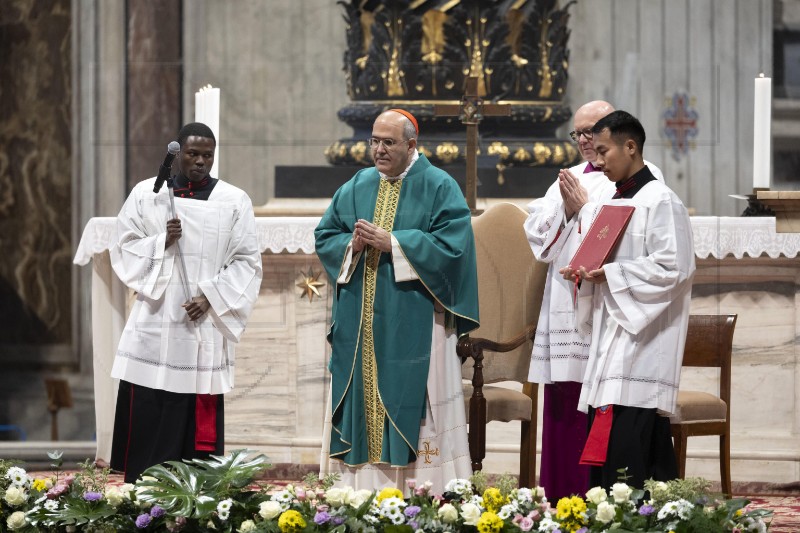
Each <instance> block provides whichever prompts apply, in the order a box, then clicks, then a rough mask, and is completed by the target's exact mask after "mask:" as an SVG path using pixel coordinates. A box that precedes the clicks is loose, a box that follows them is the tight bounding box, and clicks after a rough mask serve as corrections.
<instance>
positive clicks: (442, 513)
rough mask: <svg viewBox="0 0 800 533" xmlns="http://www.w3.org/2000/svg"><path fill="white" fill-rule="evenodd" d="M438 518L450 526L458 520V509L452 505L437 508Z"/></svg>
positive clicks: (447, 504)
mask: <svg viewBox="0 0 800 533" xmlns="http://www.w3.org/2000/svg"><path fill="white" fill-rule="evenodd" d="M438 514H439V518H440V519H441V520H442V522H444V523H445V524H452V523H453V522H455V521H456V520H458V509H456V508H455V506H454V505H453V504H452V503H446V504H444V505H442V506H441V507H439V511H438Z"/></svg>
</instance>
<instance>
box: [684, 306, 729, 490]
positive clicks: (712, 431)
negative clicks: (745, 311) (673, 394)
mask: <svg viewBox="0 0 800 533" xmlns="http://www.w3.org/2000/svg"><path fill="white" fill-rule="evenodd" d="M736 317H737V315H733V314H731V315H691V316H689V330H688V333H687V336H686V349H685V350H684V354H683V366H684V367H717V368H719V369H720V379H719V395H718V396H716V395H714V394H709V393H707V392H700V391H691V390H681V391H679V392H678V404H677V408H676V410H675V414H673V415H672V416H670V424H671V429H672V437H673V441H674V443H675V456H676V458H677V460H678V474H679V475H680V477H681V478H683V477H684V476H685V475H686V439H687V437H695V436H700V435H703V436H707V435H719V471H720V483H721V485H722V492H723V493H724V494H725V495H726V496H728V497H730V495H731V442H730V436H731V353H732V351H733V330H734V328H735V327H736Z"/></svg>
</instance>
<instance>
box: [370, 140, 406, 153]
mask: <svg viewBox="0 0 800 533" xmlns="http://www.w3.org/2000/svg"><path fill="white" fill-rule="evenodd" d="M407 142H408V141H395V140H394V139H378V138H377V137H370V138H369V139H367V144H369V147H370V148H372V149H373V150H377V149H378V145H380V144H382V145H383V147H384V148H386V149H387V150H391V149H392V148H394V147H395V146H399V145H401V144H403V143H407Z"/></svg>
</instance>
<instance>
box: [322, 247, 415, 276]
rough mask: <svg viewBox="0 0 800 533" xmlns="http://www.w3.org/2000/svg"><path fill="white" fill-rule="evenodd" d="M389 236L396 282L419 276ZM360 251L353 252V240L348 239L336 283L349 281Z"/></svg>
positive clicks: (359, 256)
mask: <svg viewBox="0 0 800 533" xmlns="http://www.w3.org/2000/svg"><path fill="white" fill-rule="evenodd" d="M390 236H391V238H392V265H394V280H395V281H396V282H401V281H411V280H415V279H419V276H418V275H417V273H416V272H415V271H414V269H413V267H412V266H411V263H409V262H408V260H407V259H406V257H405V256H404V255H403V250H402V248H401V247H400V243H399V242H397V239H396V238H395V236H394V235H390ZM362 253H363V251H362V252H357V253H353V241H350V243H349V244H348V245H347V249H346V250H345V252H344V262H343V263H342V270H341V271H340V272H339V277H338V278H337V279H336V283H339V284H342V285H344V284H345V283H350V277H351V276H352V275H353V272H354V271H355V269H356V265H357V264H358V261H359V259H360V258H361V254H362Z"/></svg>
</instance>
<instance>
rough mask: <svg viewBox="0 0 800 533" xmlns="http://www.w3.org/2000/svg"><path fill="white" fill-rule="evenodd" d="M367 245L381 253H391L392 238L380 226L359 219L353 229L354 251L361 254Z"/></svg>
mask: <svg viewBox="0 0 800 533" xmlns="http://www.w3.org/2000/svg"><path fill="white" fill-rule="evenodd" d="M367 245H369V246H372V247H373V248H376V249H378V250H380V251H381V252H391V251H392V236H391V234H390V233H389V232H388V231H386V230H385V229H383V228H381V227H380V226H376V225H375V224H373V223H372V222H368V221H366V220H364V219H363V218H359V219H358V221H357V222H356V225H355V228H354V229H353V251H355V252H360V251H361V250H363V249H364V248H365V247H366V246H367Z"/></svg>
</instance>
